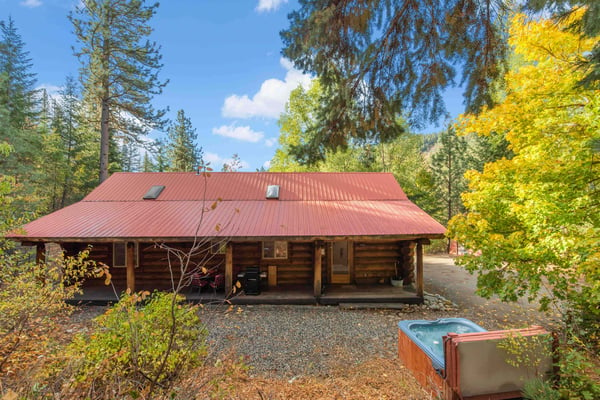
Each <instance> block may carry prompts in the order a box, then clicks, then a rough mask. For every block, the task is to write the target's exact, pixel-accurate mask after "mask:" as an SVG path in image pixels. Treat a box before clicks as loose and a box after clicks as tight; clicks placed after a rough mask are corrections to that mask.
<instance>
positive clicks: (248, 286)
mask: <svg viewBox="0 0 600 400" xmlns="http://www.w3.org/2000/svg"><path fill="white" fill-rule="evenodd" d="M242 285H243V288H244V293H246V294H251V295H259V294H260V267H248V268H246V271H244V273H243V279H242Z"/></svg>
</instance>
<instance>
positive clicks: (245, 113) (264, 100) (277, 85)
mask: <svg viewBox="0 0 600 400" xmlns="http://www.w3.org/2000/svg"><path fill="white" fill-rule="evenodd" d="M279 63H280V64H281V66H282V67H283V68H285V69H286V70H287V73H286V74H285V78H284V80H283V81H282V80H280V79H267V80H266V81H264V82H263V83H262V85H260V89H259V91H258V92H257V93H256V94H255V95H254V96H253V97H252V98H250V97H249V96H248V95H246V94H244V95H241V96H240V95H237V94H234V95H231V96H229V97H227V98H226V99H225V103H224V104H223V107H222V108H221V113H222V114H223V116H224V117H230V118H252V117H264V118H279V114H281V113H282V112H283V111H284V109H285V103H286V102H287V101H288V98H289V97H290V92H291V91H292V90H294V89H296V88H297V87H298V85H302V86H303V87H305V88H307V87H308V86H310V82H311V78H310V76H309V75H306V74H303V73H302V72H300V71H298V70H297V69H295V68H294V67H293V65H292V63H291V62H290V61H289V60H287V59H285V58H281V59H280V60H279Z"/></svg>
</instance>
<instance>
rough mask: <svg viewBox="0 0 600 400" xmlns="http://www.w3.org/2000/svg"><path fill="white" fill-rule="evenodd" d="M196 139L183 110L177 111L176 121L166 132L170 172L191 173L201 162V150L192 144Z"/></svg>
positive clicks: (195, 134) (194, 131) (190, 123)
mask: <svg viewBox="0 0 600 400" xmlns="http://www.w3.org/2000/svg"><path fill="white" fill-rule="evenodd" d="M197 138H198V134H197V133H196V129H194V128H193V127H192V121H191V120H190V119H189V118H188V117H186V116H185V112H184V111H183V110H179V111H177V119H176V120H175V123H174V124H173V125H171V127H170V128H169V132H168V143H167V157H168V159H169V164H170V170H171V171H192V170H193V169H194V167H196V166H198V164H199V163H200V162H201V160H202V148H198V146H197V145H196V143H195V142H194V141H195V140H196V139H197Z"/></svg>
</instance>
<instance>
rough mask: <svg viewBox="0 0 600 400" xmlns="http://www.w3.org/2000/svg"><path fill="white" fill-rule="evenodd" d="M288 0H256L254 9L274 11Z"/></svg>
mask: <svg viewBox="0 0 600 400" xmlns="http://www.w3.org/2000/svg"><path fill="white" fill-rule="evenodd" d="M287 2H288V0H258V5H257V6H256V11H258V12H268V11H275V10H277V9H278V8H279V6H280V5H282V4H284V3H287Z"/></svg>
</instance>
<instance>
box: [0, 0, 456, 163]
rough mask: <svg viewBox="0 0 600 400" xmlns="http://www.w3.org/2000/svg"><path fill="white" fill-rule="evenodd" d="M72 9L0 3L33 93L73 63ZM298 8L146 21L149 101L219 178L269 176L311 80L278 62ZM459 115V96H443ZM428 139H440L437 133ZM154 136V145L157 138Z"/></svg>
mask: <svg viewBox="0 0 600 400" xmlns="http://www.w3.org/2000/svg"><path fill="white" fill-rule="evenodd" d="M77 3H78V0H0V10H1V11H0V20H6V19H7V18H8V16H12V18H13V20H14V22H15V25H16V27H17V29H18V32H19V34H20V35H21V37H22V38H23V40H24V42H25V46H26V50H27V51H29V53H30V57H31V58H32V62H33V72H35V73H37V81H38V85H39V86H43V87H46V88H47V89H48V90H49V91H50V92H56V91H57V90H58V89H59V88H60V86H61V85H62V84H63V82H64V81H65V77H66V76H67V75H69V74H70V75H73V76H75V77H77V74H78V68H79V62H78V60H77V59H76V58H75V56H73V52H72V50H71V46H72V45H73V44H74V43H75V37H74V35H73V34H72V28H71V24H70V22H69V21H68V19H67V14H68V13H69V11H70V10H72V9H74V7H75V6H76V5H77ZM296 7H297V3H296V1H295V0H163V1H162V2H161V4H160V7H159V8H158V12H157V14H156V15H155V16H154V18H153V19H152V20H151V25H152V27H153V28H154V33H153V37H152V38H153V39H154V40H155V41H156V42H157V43H158V44H159V45H160V46H162V50H161V53H162V55H163V63H164V67H163V69H162V72H161V74H160V76H161V78H162V79H169V81H170V82H169V84H168V85H167V87H166V88H165V89H164V92H163V94H162V95H160V96H157V97H156V98H155V99H154V103H155V105H156V106H157V107H167V106H168V107H169V108H170V113H169V117H170V118H172V119H174V117H175V115H176V113H177V110H179V109H183V110H185V112H186V115H187V116H188V117H190V119H191V121H192V124H193V126H194V127H195V128H196V132H197V133H198V144H199V145H200V146H202V147H203V149H204V158H205V160H206V161H210V162H211V165H212V166H213V168H215V169H216V170H219V169H220V168H221V166H222V164H223V163H224V162H226V161H227V160H228V159H230V158H231V156H232V155H233V154H234V153H237V154H238V155H239V156H240V158H241V159H242V161H243V164H244V168H243V170H246V171H254V170H256V169H257V168H260V167H261V166H266V167H268V161H269V160H270V159H271V158H272V156H273V154H274V152H275V149H276V147H277V138H278V136H279V129H278V126H277V118H278V115H279V113H280V112H281V111H283V109H284V105H285V102H286V100H287V98H288V96H289V93H290V91H291V90H293V89H294V88H296V87H297V86H298V85H300V84H303V85H308V84H309V82H310V77H309V76H307V75H304V74H302V73H301V72H300V71H297V70H295V69H294V68H293V67H292V65H291V63H290V62H289V61H288V60H286V59H283V58H282V56H281V47H282V43H281V39H280V37H279V32H280V31H281V30H282V29H285V28H287V27H288V20H287V14H288V13H289V12H291V11H292V10H293V9H294V8H296ZM446 101H447V103H448V108H449V112H450V114H451V115H452V116H456V115H458V113H460V112H461V109H462V98H461V95H460V93H459V91H458V90H452V91H449V92H448V93H447V95H446ZM427 130H428V131H436V130H439V129H436V128H435V127H432V128H428V129H427ZM158 136H159V134H157V133H153V134H151V135H150V137H151V138H156V137H158Z"/></svg>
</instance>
